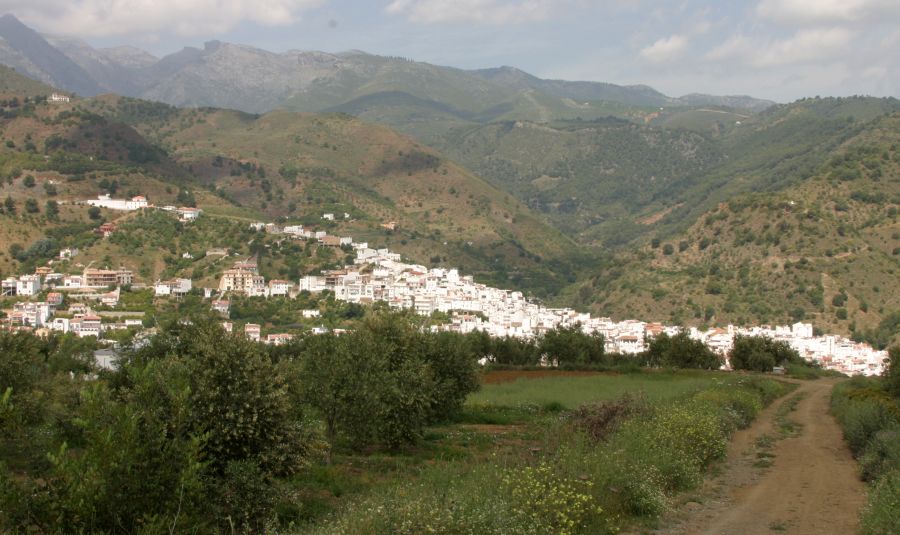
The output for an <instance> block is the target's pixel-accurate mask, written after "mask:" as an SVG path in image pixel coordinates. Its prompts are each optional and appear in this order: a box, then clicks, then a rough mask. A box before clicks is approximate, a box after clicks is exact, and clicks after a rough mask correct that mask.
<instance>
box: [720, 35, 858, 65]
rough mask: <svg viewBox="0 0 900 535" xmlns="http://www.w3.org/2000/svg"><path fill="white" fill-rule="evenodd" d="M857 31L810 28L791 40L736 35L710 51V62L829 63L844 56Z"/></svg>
mask: <svg viewBox="0 0 900 535" xmlns="http://www.w3.org/2000/svg"><path fill="white" fill-rule="evenodd" d="M854 35H855V34H854V32H853V31H851V30H848V29H846V28H810V29H803V30H799V31H797V32H796V33H795V34H794V35H792V36H791V37H789V38H787V39H776V40H766V39H751V38H748V37H745V36H743V35H736V36H733V37H731V38H729V39H728V40H726V41H725V42H724V43H722V44H721V45H719V46H718V47H716V48H714V49H713V50H711V51H710V52H708V53H707V54H706V59H707V60H710V61H740V62H744V63H747V64H749V65H751V66H753V67H757V68H761V67H771V66H775V65H789V64H792V63H802V62H810V61H812V62H825V63H828V62H829V61H830V60H833V59H835V58H836V57H838V56H841V55H842V53H843V52H844V51H845V50H846V49H847V48H848V46H849V45H850V44H851V42H852V40H853V37H854Z"/></svg>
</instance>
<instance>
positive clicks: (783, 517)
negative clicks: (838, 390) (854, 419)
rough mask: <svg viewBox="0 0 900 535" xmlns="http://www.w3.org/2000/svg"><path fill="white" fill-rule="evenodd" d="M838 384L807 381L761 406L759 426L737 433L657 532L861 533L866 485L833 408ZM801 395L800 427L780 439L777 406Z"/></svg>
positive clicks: (793, 415)
mask: <svg viewBox="0 0 900 535" xmlns="http://www.w3.org/2000/svg"><path fill="white" fill-rule="evenodd" d="M834 384H835V382H834V381H833V380H825V379H821V380H818V381H810V382H804V383H802V384H801V385H800V387H799V388H798V389H797V390H796V391H795V393H794V394H790V395H788V396H786V397H785V398H784V399H783V400H779V401H776V402H775V403H773V404H772V406H771V407H768V408H767V409H766V410H765V411H763V413H762V414H761V415H760V417H759V418H758V419H757V420H756V422H755V423H754V425H753V426H751V427H750V428H749V429H745V430H743V431H739V432H738V433H737V434H736V435H735V437H734V440H733V441H732V444H731V446H730V449H729V452H728V458H727V461H726V462H725V463H724V465H723V467H722V469H721V473H720V474H719V475H718V476H717V477H716V478H714V479H713V480H711V481H710V482H709V483H708V484H707V485H706V486H705V487H704V489H702V491H700V492H698V493H697V494H695V495H692V496H688V497H687V498H685V499H686V500H687V501H685V502H684V503H681V504H679V505H678V506H677V507H676V511H674V512H673V513H672V514H671V515H669V516H668V517H667V518H664V519H663V520H662V523H661V525H663V526H665V527H663V528H661V529H659V530H657V531H655V532H654V533H658V534H666V535H676V534H679V535H687V534H692V535H693V534H698V535H755V534H771V533H787V534H796V535H824V534H836V535H843V534H846V535H852V534H853V533H855V532H856V530H857V523H858V515H859V511H860V509H861V508H862V506H863V504H864V502H865V486H864V484H863V483H862V482H861V481H860V480H859V477H858V475H857V465H856V462H855V461H854V460H853V457H852V456H851V455H850V450H849V449H847V446H846V445H845V444H844V441H843V437H842V435H841V430H840V428H839V427H838V425H837V423H836V422H835V421H834V419H833V418H832V417H831V415H830V414H828V405H829V399H830V396H831V388H832V386H834ZM796 395H799V396H801V398H800V401H799V402H798V403H797V405H796V408H795V410H794V411H792V412H789V413H787V418H788V420H791V421H793V422H795V423H796V424H798V426H797V429H796V430H795V431H794V433H793V435H794V436H789V437H787V438H780V439H779V437H780V436H782V435H783V432H782V430H781V428H780V426H779V424H778V421H777V420H778V417H777V415H778V408H779V406H780V405H781V404H782V403H785V402H788V400H790V399H791V398H792V397H793V396H796ZM770 439H771V440H770ZM773 455H774V457H773ZM769 463H771V464H769ZM766 465H769V466H766Z"/></svg>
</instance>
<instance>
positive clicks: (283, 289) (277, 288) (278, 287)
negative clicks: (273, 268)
mask: <svg viewBox="0 0 900 535" xmlns="http://www.w3.org/2000/svg"><path fill="white" fill-rule="evenodd" d="M293 287H294V283H292V282H289V281H285V280H278V279H274V280H270V281H269V295H272V296H275V295H288V294H290V293H291V288H293Z"/></svg>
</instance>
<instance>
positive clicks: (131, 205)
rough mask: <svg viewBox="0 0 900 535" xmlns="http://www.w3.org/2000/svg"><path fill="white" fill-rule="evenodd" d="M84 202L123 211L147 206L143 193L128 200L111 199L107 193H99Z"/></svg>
mask: <svg viewBox="0 0 900 535" xmlns="http://www.w3.org/2000/svg"><path fill="white" fill-rule="evenodd" d="M86 202H87V204H90V205H91V206H97V207H99V208H108V209H110V210H124V211H132V210H140V209H141V208H146V207H147V206H149V204H148V203H147V198H146V197H144V196H143V195H136V196H134V197H132V198H131V199H129V200H126V199H111V198H110V197H109V195H99V196H98V197H97V198H96V199H91V200H89V201H86Z"/></svg>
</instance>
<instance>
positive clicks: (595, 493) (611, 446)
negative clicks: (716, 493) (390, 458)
mask: <svg viewBox="0 0 900 535" xmlns="http://www.w3.org/2000/svg"><path fill="white" fill-rule="evenodd" d="M787 388H788V387H787V386H786V385H785V384H784V383H779V382H776V381H773V380H769V379H760V378H741V379H735V380H727V381H723V382H722V383H721V384H719V385H718V386H714V387H711V388H706V389H703V390H700V391H699V392H695V393H693V394H690V395H687V396H684V397H682V398H681V399H680V400H679V401H677V402H675V403H659V404H649V405H648V404H645V403H643V402H640V401H636V400H634V399H623V400H621V401H614V402H609V405H608V406H606V407H605V408H604V407H599V408H598V407H595V408H593V409H588V408H585V409H580V410H578V411H575V412H573V413H567V414H566V415H565V417H564V418H563V419H562V420H557V421H553V422H548V423H546V424H545V425H546V426H547V428H546V430H545V431H546V436H547V438H546V439H545V445H546V447H545V448H540V449H539V451H546V452H547V453H544V454H540V455H538V456H537V457H531V458H528V457H524V456H523V457H494V458H492V460H491V461H490V462H488V463H484V464H479V465H477V466H476V467H475V468H474V469H473V468H472V467H471V466H465V467H463V466H458V465H453V464H451V465H447V466H439V467H434V468H432V469H429V470H426V471H425V472H424V473H423V474H422V477H420V478H418V479H417V480H416V481H413V482H409V481H406V482H400V483H397V484H395V485H394V486H392V487H390V488H388V489H385V490H384V491H383V492H379V493H377V494H375V493H373V494H371V495H368V496H366V497H364V498H363V499H361V500H359V501H357V502H355V503H352V504H350V505H349V506H348V507H347V508H346V509H345V510H343V511H341V512H340V513H338V514H337V515H336V516H334V517H333V518H332V519H331V520H330V521H329V522H328V523H326V524H324V525H322V526H320V527H318V528H317V529H315V530H314V531H313V533H317V534H328V533H342V534H363V533H375V532H378V533H382V532H383V533H401V534H413V533H431V532H434V533H486V534H490V533H498V534H499V533H504V534H532V533H571V534H574V533H614V532H616V531H617V530H618V528H620V527H621V526H622V525H624V524H627V523H628V522H631V521H634V520H635V519H637V518H645V517H646V518H653V517H656V516H658V515H659V514H660V513H662V512H663V511H665V510H666V509H667V508H668V507H669V504H670V501H671V498H672V497H673V496H674V495H675V494H676V493H678V492H681V491H684V490H687V489H692V488H696V487H697V486H698V485H699V484H700V483H701V482H702V479H703V475H704V473H705V471H706V469H707V468H708V467H709V466H710V465H711V464H712V463H714V462H715V461H716V460H718V459H721V458H722V457H723V456H724V454H725V449H726V446H727V443H728V438H729V436H730V435H731V433H732V432H733V431H734V430H735V429H737V428H738V427H743V426H745V425H747V424H748V423H749V422H750V421H751V420H752V419H753V418H754V417H755V416H756V414H757V413H758V412H759V410H760V409H761V408H762V407H763V406H764V405H765V404H768V403H770V402H771V401H772V400H773V399H775V398H776V397H778V396H779V395H781V394H783V393H784V392H786V390H787ZM610 426H611V427H612V428H614V429H615V430H613V431H612V432H610V433H602V432H601V433H598V432H597V431H598V427H599V428H605V427H610Z"/></svg>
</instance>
